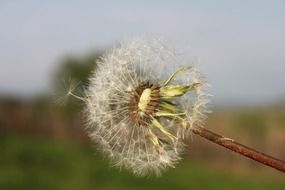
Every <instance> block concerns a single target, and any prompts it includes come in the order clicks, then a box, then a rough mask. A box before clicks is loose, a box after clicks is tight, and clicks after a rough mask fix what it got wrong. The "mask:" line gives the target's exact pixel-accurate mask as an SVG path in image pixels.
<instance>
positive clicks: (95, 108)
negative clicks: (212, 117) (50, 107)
mask: <svg viewBox="0 0 285 190" xmlns="http://www.w3.org/2000/svg"><path fill="white" fill-rule="evenodd" d="M179 64H181V57H180V56H178V55H177V54H176V52H175V51H173V49H171V48H169V47H167V46H166V45H165V44H164V43H162V42H161V41H159V40H153V41H144V40H140V39H136V40H132V41H129V42H125V43H122V44H120V46H119V47H115V48H113V49H112V50H111V51H110V52H108V53H107V54H105V55H104V56H103V57H102V59H101V61H100V62H99V63H98V67H97V68H96V71H95V72H94V74H93V76H92V77H91V78H90V84H89V87H88V89H87V91H86V97H87V99H86V103H87V106H86V107H87V108H86V113H87V114H88V123H89V125H88V128H87V129H88V134H89V136H90V138H91V139H92V140H93V141H95V142H96V143H97V145H98V147H99V149H100V150H101V151H103V152H104V153H105V154H107V156H108V157H109V158H110V159H111V160H112V163H114V165H115V166H118V167H120V168H126V169H129V170H131V171H132V172H133V173H134V174H136V175H139V176H145V175H149V174H155V175H159V174H160V173H161V171H163V170H164V169H166V168H168V167H174V165H175V164H176V163H177V161H178V160H179V159H180V156H181V153H182V152H183V149H184V144H183V139H184V137H185V136H187V134H188V133H189V128H191V127H192V126H193V125H201V124H202V121H203V119H204V117H205V115H204V113H205V111H206V103H207V101H206V98H207V95H206V94H205V93H204V92H203V88H204V86H205V82H204V81H203V80H202V77H201V76H200V73H199V71H198V70H197V69H196V68H195V67H193V66H191V67H183V68H182V69H180V70H179V73H178V74H175V75H173V77H169V76H171V73H173V71H175V70H177V69H179V68H178V67H177V65H179ZM192 84H194V85H192ZM197 84H199V85H197ZM187 85H188V86H187ZM191 85H192V86H191ZM147 89H149V90H147ZM162 92H164V93H162ZM179 93H180V94H179Z"/></svg>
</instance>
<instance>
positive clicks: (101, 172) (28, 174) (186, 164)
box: [0, 137, 285, 190]
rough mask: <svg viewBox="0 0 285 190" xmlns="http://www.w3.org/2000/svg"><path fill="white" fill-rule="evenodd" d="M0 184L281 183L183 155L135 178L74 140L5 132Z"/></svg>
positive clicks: (8, 187) (84, 188)
mask: <svg viewBox="0 0 285 190" xmlns="http://www.w3.org/2000/svg"><path fill="white" fill-rule="evenodd" d="M0 189H5V190H13V189H15V190H16V189H17V190H18V189H21V190H23V189H29V190H33V189H35V190H38V189H40V190H51V189H52V190H57V189H58V190H70V189H74V190H77V189H80V190H88V189H93V190H94V189H101V190H111V189H119V190H120V189H122V190H126V189H155V190H157V189H164V190H167V189H172V190H173V189H201V190H203V189H219V190H223V189H259V190H262V189H275V190H278V189H285V181H284V180H283V181H282V180H281V179H272V178H270V177H269V176H264V177H261V176H256V177H254V176H246V177H244V176H238V175H235V174H233V173H230V172H221V171H217V170H215V169H211V168H208V167H206V166H204V165H203V164H201V163H198V162H197V161H196V162H194V161H189V160H186V159H184V160H183V161H182V162H181V163H180V164H179V165H178V166H177V168H176V169H170V170H168V171H167V172H166V173H164V174H163V175H162V177H160V178H150V179H145V178H139V177H135V176H133V175H131V174H130V173H128V172H126V171H121V172H120V171H118V170H117V169H114V168H110V167H109V166H108V163H107V161H105V160H103V159H102V157H101V156H100V154H97V153H94V149H92V148H90V147H87V146H83V145H79V144H64V143H59V142H53V141H47V140H39V139H29V138H23V137H13V138H12V137H9V138H2V139H1V140H0Z"/></svg>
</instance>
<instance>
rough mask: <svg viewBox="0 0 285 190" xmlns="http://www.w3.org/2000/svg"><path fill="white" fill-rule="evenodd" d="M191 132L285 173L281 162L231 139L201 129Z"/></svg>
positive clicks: (284, 166)
mask: <svg viewBox="0 0 285 190" xmlns="http://www.w3.org/2000/svg"><path fill="white" fill-rule="evenodd" d="M191 130H192V132H193V133H194V134H196V135H199V136H201V137H203V138H205V139H207V140H209V141H212V142H213V143H216V144H218V145H221V146H223V147H225V148H227V149H230V150H231V151H234V152H237V153H239V154H241V155H243V156H246V157H248V158H250V159H252V160H255V161H257V162H259V163H261V164H264V165H267V166H269V167H272V168H275V169H277V170H279V171H281V172H285V162H284V161H282V160H279V159H277V158H274V157H272V156H269V155H267V154H264V153H262V152H258V151H256V150H254V149H252V148H249V147H247V146H245V145H242V144H240V143H238V142H236V141H235V140H233V139H230V138H226V137H223V136H221V135H219V134H216V133H214V132H212V131H210V130H208V129H205V128H202V127H193V128H192V129H191Z"/></svg>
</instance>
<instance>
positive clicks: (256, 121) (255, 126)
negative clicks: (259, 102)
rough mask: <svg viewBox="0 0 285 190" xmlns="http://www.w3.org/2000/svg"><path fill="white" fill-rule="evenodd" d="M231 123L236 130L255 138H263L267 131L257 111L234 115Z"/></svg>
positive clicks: (260, 114)
mask: <svg viewBox="0 0 285 190" xmlns="http://www.w3.org/2000/svg"><path fill="white" fill-rule="evenodd" d="M233 123H234V126H235V127H236V128H237V129H238V130H242V131H244V132H245V133H247V134H248V135H249V136H253V137H255V138H264V136H265V133H266V131H267V129H268V126H267V123H266V119H265V117H264V116H263V114H262V113H259V112H257V111H251V110H249V111H243V112H241V113H236V115H235V117H234V122H233Z"/></svg>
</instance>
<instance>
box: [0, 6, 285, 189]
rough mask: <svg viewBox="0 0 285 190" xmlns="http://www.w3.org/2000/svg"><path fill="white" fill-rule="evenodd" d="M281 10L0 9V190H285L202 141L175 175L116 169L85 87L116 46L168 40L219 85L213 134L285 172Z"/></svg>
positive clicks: (276, 178)
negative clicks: (87, 122) (88, 119)
mask: <svg viewBox="0 0 285 190" xmlns="http://www.w3.org/2000/svg"><path fill="white" fill-rule="evenodd" d="M284 10H285V2H284V1H281V0H273V1H263V0H252V1H247V2H241V1H226V0H217V1H207V0H203V1H186V0H181V1H170V0H164V1H162V0H157V1H150V0H145V1H131V0H125V1H109V0H105V1H91V0H90V1H79V0H77V1H76V0H68V1H67V0H62V1H55V0H50V1H36V0H27V1H20V0H14V1H8V0H1V1H0V189H3V190H4V189H29V190H31V189H42V190H44V189H47V190H50V189H62V190H64V189H80V190H84V189H158V188H159V189H160V188H163V189H242V188H243V189H269V188H270V189H285V180H284V179H285V178H284V174H282V173H281V172H278V171H275V170H273V169H271V168H268V167H266V166H262V165H260V164H258V163H255V162H253V161H251V160H248V159H246V158H243V157H241V156H239V155H237V154H235V153H232V152H230V151H227V150H225V149H223V148H221V147H218V146H216V145H214V144H212V143H210V142H205V140H203V139H200V138H199V137H195V136H194V137H193V139H192V140H189V142H187V143H188V144H189V148H188V150H187V152H186V153H185V155H184V156H183V157H184V159H183V160H182V162H181V163H179V164H178V165H177V168H176V169H170V170H168V171H167V172H166V173H164V174H163V176H162V177H160V178H151V179H145V178H139V177H135V176H133V175H131V174H130V173H129V172H127V171H118V170H117V169H115V168H110V167H109V164H108V161H107V160H106V159H104V158H103V157H102V155H101V154H100V153H98V152H97V151H96V150H95V148H94V146H93V145H92V144H91V143H90V141H89V139H88V137H87V135H86V133H85V132H84V119H83V115H82V113H81V110H82V106H83V105H82V104H81V103H80V102H78V101H76V100H74V99H70V100H68V102H67V103H66V106H58V105H56V104H55V103H54V100H53V98H51V96H50V95H51V94H52V92H58V91H60V90H62V87H61V84H62V80H68V79H69V78H72V79H75V80H78V81H81V85H83V86H84V85H86V79H87V77H88V75H89V74H90V71H91V70H93V69H96V62H97V61H98V57H100V55H102V54H103V53H104V52H105V51H107V50H108V49H109V48H110V47H112V46H113V45H115V44H117V43H118V42H119V41H121V40H124V39H128V38H132V37H136V36H143V37H144V38H150V39H151V38H156V37H160V38H161V37H162V38H163V39H164V40H165V41H168V42H169V43H170V44H172V45H174V46H175V47H176V48H177V49H179V50H181V51H182V53H183V54H184V56H185V57H186V58H187V59H189V61H190V62H191V60H192V61H193V60H199V68H200V69H201V70H202V72H203V73H204V75H205V76H206V78H207V80H208V81H209V82H210V83H211V84H212V88H211V89H210V92H211V94H212V95H213V97H212V103H211V109H212V110H213V113H212V114H210V115H209V118H208V120H207V122H206V127H207V128H209V129H211V130H213V131H216V132H218V133H221V134H224V135H226V136H228V137H231V138H234V139H236V140H237V141H239V142H241V143H244V144H246V145H248V146H251V147H253V148H256V149H258V150H261V151H264V152H266V153H268V154H271V155H273V156H275V157H278V158H280V159H282V160H285V87H284V83H285V75H284V71H285V56H284V50H285V38H284V34H285V21H284V18H285V11H284Z"/></svg>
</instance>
